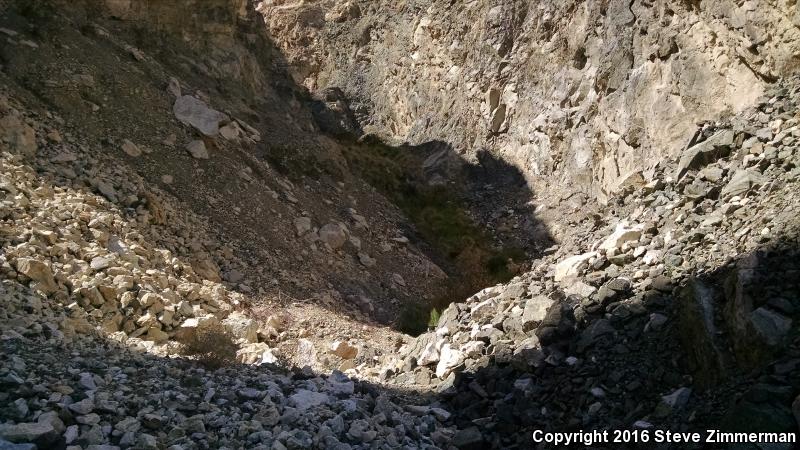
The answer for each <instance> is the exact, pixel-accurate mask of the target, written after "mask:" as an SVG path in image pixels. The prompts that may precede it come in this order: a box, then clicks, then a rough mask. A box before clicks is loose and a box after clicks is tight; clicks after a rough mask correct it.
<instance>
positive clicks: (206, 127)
mask: <svg viewBox="0 0 800 450" xmlns="http://www.w3.org/2000/svg"><path fill="white" fill-rule="evenodd" d="M172 112H173V114H175V117H176V118H177V119H178V120H180V121H181V122H183V123H184V124H186V125H191V126H193V127H194V128H196V129H197V130H198V131H199V132H201V133H203V134H204V135H206V136H216V135H217V134H219V124H220V123H221V122H223V121H225V120H228V116H227V115H225V114H223V113H221V112H219V111H217V110H214V109H211V108H209V106H208V105H206V103H205V102H204V101H202V100H200V99H198V98H195V97H192V96H191V95H183V96H180V97H178V99H177V100H175V104H174V105H173V106H172Z"/></svg>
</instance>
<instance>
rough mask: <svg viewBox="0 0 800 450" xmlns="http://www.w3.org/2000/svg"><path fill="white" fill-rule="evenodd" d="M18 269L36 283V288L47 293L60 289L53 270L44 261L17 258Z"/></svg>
mask: <svg viewBox="0 0 800 450" xmlns="http://www.w3.org/2000/svg"><path fill="white" fill-rule="evenodd" d="M17 271H18V272H19V273H21V274H23V275H25V276H26V277H28V278H30V279H31V280H33V281H34V282H35V283H36V288H37V289H39V290H41V291H42V292H44V293H46V294H52V293H53V292H55V291H57V290H58V285H57V284H56V280H55V278H53V272H51V271H50V267H49V266H48V265H47V264H45V263H44V262H42V261H39V260H36V259H33V258H19V259H18V260H17Z"/></svg>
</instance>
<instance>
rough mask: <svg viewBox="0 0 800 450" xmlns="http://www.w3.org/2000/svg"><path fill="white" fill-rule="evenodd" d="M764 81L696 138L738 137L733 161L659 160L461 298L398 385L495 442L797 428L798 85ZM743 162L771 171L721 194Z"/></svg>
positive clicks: (399, 363) (400, 370)
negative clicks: (602, 208) (745, 103)
mask: <svg viewBox="0 0 800 450" xmlns="http://www.w3.org/2000/svg"><path fill="white" fill-rule="evenodd" d="M793 83H794V82H791V83H790V84H791V85H793ZM770 93H771V94H772V95H773V96H772V97H771V98H767V99H764V100H763V101H761V102H759V103H758V104H757V106H756V108H753V109H750V110H747V111H746V112H745V113H744V114H742V115H740V116H739V117H737V118H736V119H737V120H735V121H734V122H736V123H740V124H742V125H740V126H734V127H729V126H721V124H717V125H715V127H712V128H710V129H708V130H707V131H706V132H704V133H702V136H703V137H705V139H711V140H712V142H715V141H716V138H715V136H718V135H719V133H724V134H730V135H731V136H732V142H731V144H730V146H731V148H730V151H729V152H727V153H725V154H724V155H727V156H724V155H722V154H718V155H717V156H716V157H715V158H711V159H707V160H703V161H702V162H699V163H698V164H693V165H692V166H691V167H690V168H688V169H687V170H686V171H685V173H683V174H682V176H681V178H680V180H676V179H675V178H673V177H672V175H673V173H674V170H675V168H676V167H678V166H681V165H682V164H683V161H686V160H687V158H686V157H680V156H679V157H678V158H676V159H675V160H673V161H671V162H662V163H661V164H660V168H659V169H658V170H656V171H655V173H654V176H655V178H656V180H658V183H656V184H654V185H652V186H651V187H650V188H647V189H637V190H632V191H630V193H628V194H625V196H624V197H617V198H615V199H614V204H615V205H617V208H616V209H615V212H614V213H613V214H609V215H607V216H605V217H604V218H603V221H602V225H600V226H598V223H597V219H592V216H591V214H589V215H587V217H586V219H584V220H583V221H581V222H577V223H575V224H574V226H573V228H572V235H571V237H570V238H569V239H568V240H565V242H562V244H561V248H560V249H559V250H557V251H556V252H555V253H554V254H553V255H549V256H546V257H543V258H542V259H541V260H539V261H538V263H537V264H536V265H535V267H534V268H533V270H532V271H531V272H529V273H527V274H525V275H523V276H520V277H517V278H515V279H513V280H512V281H511V282H510V283H509V284H506V285H498V286H494V287H490V288H487V289H485V290H483V291H481V292H479V293H477V294H475V295H473V296H471V297H470V298H468V299H467V300H466V302H464V303H456V304H453V305H450V307H448V308H447V309H446V310H445V311H444V312H443V313H442V315H441V318H440V319H439V322H438V324H437V326H436V327H435V329H433V330H431V331H430V332H428V333H426V334H423V335H422V336H420V337H419V338H417V342H415V343H410V344H409V345H407V346H406V347H404V348H403V349H401V351H400V356H401V357H402V358H398V359H395V360H393V361H389V363H388V368H387V370H388V371H389V372H390V373H391V374H392V375H393V376H392V382H393V383H395V384H398V385H401V386H404V387H408V386H416V385H423V386H431V387H432V388H433V389H434V390H436V391H437V392H440V395H441V396H442V398H444V399H447V402H448V405H449V406H450V407H451V408H452V410H453V411H459V413H458V414H457V415H456V416H455V420H456V424H457V425H458V426H459V428H461V429H462V430H467V429H469V427H470V426H471V425H472V424H473V423H474V421H476V420H479V421H480V423H481V425H482V428H481V431H480V432H479V433H478V434H477V435H476V436H475V442H477V443H478V444H476V445H483V446H485V447H492V448H508V447H513V446H515V445H518V446H523V445H525V444H526V443H529V442H530V441H529V436H530V433H531V432H532V431H533V430H537V429H545V428H550V429H559V430H560V429H566V428H568V427H573V426H581V427H584V429H604V428H608V427H624V428H634V429H637V428H638V429H651V428H654V427H655V428H656V429H676V428H681V427H689V428H694V427H699V428H698V429H705V428H703V426H711V427H712V428H713V427H718V426H722V427H728V428H726V429H733V430H736V431H756V430H770V431H781V432H788V431H795V430H796V426H797V425H796V424H795V423H793V422H792V421H791V417H792V413H791V404H792V400H793V399H794V398H795V396H796V395H797V393H798V391H800V378H798V377H797V375H796V373H794V372H793V370H794V368H796V367H797V365H798V362H799V361H800V352H798V349H797V348H796V344H795V343H794V342H793V341H794V337H793V336H794V334H793V333H795V332H796V330H797V320H798V310H797V309H796V307H795V306H794V305H793V303H792V302H791V301H788V299H789V298H796V297H797V295H798V293H800V286H798V285H797V282H796V277H794V274H796V273H797V270H798V262H797V256H798V248H797V235H798V232H800V222H798V220H797V217H796V214H795V212H794V211H796V210H797V208H798V207H800V196H798V191H797V183H798V180H800V178H799V177H800V159H799V158H800V154H798V153H797V149H796V148H795V142H796V139H797V138H798V137H800V129H798V122H797V117H796V113H797V102H798V100H800V89H798V88H797V87H796V86H793V87H792V88H791V90H788V89H782V88H779V89H772V90H770ZM775 105H778V106H775ZM744 124H746V125H744ZM770 124H772V125H777V124H779V125H778V126H777V127H776V128H773V127H772V126H771V125H770ZM767 128H768V130H767ZM701 139H702V138H701ZM698 145H703V144H702V143H698ZM709 146H710V145H709ZM688 147H690V148H688V149H687V150H686V154H689V155H691V154H695V151H694V150H693V148H691V147H692V146H688ZM741 171H748V172H751V173H753V174H755V175H757V176H758V178H759V179H760V180H761V182H760V183H759V184H758V185H751V186H748V187H747V188H746V189H744V190H741V191H737V192H735V193H734V192H725V190H724V189H723V187H724V186H727V185H730V184H731V183H735V182H737V181H736V180H737V178H738V177H739V175H738V174H739V173H740V172H741ZM561 214H562V215H567V214H568V213H567V212H566V211H562V212H561ZM743 380H746V381H743ZM718 398H736V399H738V400H737V401H735V402H734V404H733V405H732V406H731V405H729V404H728V401H727V400H726V402H724V403H725V406H723V405H722V404H718V403H717V400H716V399H718ZM773 418H774V421H773ZM781 448H787V449H788V448H789V446H785V447H781Z"/></svg>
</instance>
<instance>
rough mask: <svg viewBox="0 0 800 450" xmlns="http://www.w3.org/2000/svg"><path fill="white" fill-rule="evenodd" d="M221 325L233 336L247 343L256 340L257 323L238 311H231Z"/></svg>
mask: <svg viewBox="0 0 800 450" xmlns="http://www.w3.org/2000/svg"><path fill="white" fill-rule="evenodd" d="M222 325H224V326H225V328H227V329H228V331H229V332H230V333H231V334H232V335H233V337H234V338H236V339H240V340H243V341H245V342H248V343H253V342H258V324H257V323H256V321H255V320H253V319H250V318H248V317H247V316H245V315H244V314H242V313H240V312H238V311H237V312H233V313H231V315H229V316H228V317H227V318H225V320H223V321H222Z"/></svg>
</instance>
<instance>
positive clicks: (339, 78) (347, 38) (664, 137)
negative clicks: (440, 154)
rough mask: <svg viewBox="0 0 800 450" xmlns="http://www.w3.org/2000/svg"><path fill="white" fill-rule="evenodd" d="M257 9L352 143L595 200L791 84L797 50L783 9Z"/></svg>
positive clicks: (621, 3)
mask: <svg viewBox="0 0 800 450" xmlns="http://www.w3.org/2000/svg"><path fill="white" fill-rule="evenodd" d="M258 10H259V12H261V13H262V15H263V18H264V21H265V23H266V26H267V28H268V29H269V32H270V35H271V36H272V38H273V40H274V41H275V42H276V43H277V44H278V46H279V48H280V49H281V50H282V51H283V52H284V54H285V55H286V58H287V60H288V62H289V67H290V70H291V73H292V74H293V75H294V78H295V80H296V81H297V82H298V83H301V84H303V85H305V86H307V87H308V88H310V89H311V90H321V89H330V88H339V89H341V90H342V91H343V92H344V93H345V95H346V96H347V98H348V99H349V100H350V102H351V105H350V108H351V109H352V110H353V111H354V112H355V115H356V117H357V118H358V120H359V122H360V123H361V125H362V126H363V128H364V131H365V132H369V133H377V134H380V135H382V136H385V137H386V138H389V139H396V140H399V141H410V142H416V143H421V142H426V141H431V140H440V141H444V142H448V143H450V144H451V145H452V146H453V147H455V148H456V149H457V150H458V152H459V153H462V154H466V155H473V156H474V155H475V153H476V152H477V151H478V150H480V149H490V150H491V151H492V152H493V153H495V154H497V155H500V156H501V157H502V158H503V159H505V160H506V161H508V162H509V163H511V164H513V165H514V166H516V167H518V168H519V169H520V170H522V171H523V173H524V174H525V175H526V176H527V177H528V178H529V180H531V181H532V182H533V183H534V184H535V186H536V188H537V189H541V188H543V187H544V185H545V184H550V185H555V184H560V185H561V186H564V187H568V188H569V189H571V190H580V191H583V192H587V193H590V194H592V196H594V197H596V198H598V199H600V200H602V201H605V200H607V198H608V196H609V194H611V193H615V192H617V191H619V190H620V189H622V188H624V187H625V186H626V185H627V184H630V183H636V182H637V181H636V180H637V179H642V177H643V179H644V181H645V182H647V181H650V180H651V178H652V172H651V171H649V169H651V168H652V167H651V166H652V165H653V164H655V163H656V162H658V161H661V160H663V159H664V158H666V157H676V156H677V155H679V154H680V153H681V151H682V149H683V147H684V146H685V145H686V144H687V142H690V140H691V138H692V136H693V135H694V133H695V130H696V127H695V123H696V122H698V121H705V120H717V119H724V118H727V117H731V116H732V115H734V114H736V113H738V112H741V111H743V110H744V109H746V108H747V107H749V106H752V105H753V104H754V103H755V102H756V100H757V99H758V98H759V96H760V95H762V93H763V92H764V90H765V89H766V88H767V87H768V86H769V85H770V84H771V83H772V82H774V81H775V80H777V79H778V77H780V76H784V75H788V74H791V73H793V71H794V70H796V69H797V62H796V60H795V58H794V55H795V54H796V53H797V52H798V50H800V29H798V28H797V25H796V23H798V20H797V17H798V14H800V12H797V6H795V4H794V3H793V2H769V1H747V2H734V1H723V2H674V1H665V0H661V1H656V2H647V1H639V0H634V1H627V0H612V1H609V2H577V1H567V2H561V1H545V2H521V1H515V0H504V1H501V2H489V1H478V2H470V3H469V4H468V5H460V4H459V5H457V4H453V3H451V2H446V1H433V0H416V1H411V2H403V3H396V2H391V1H385V2H373V1H368V2H362V1H355V0H347V1H345V0H327V1H314V2H293V1H275V2H262V3H260V5H259V6H258ZM342 11H347V13H343V12H342ZM709 145H710V144H709Z"/></svg>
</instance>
